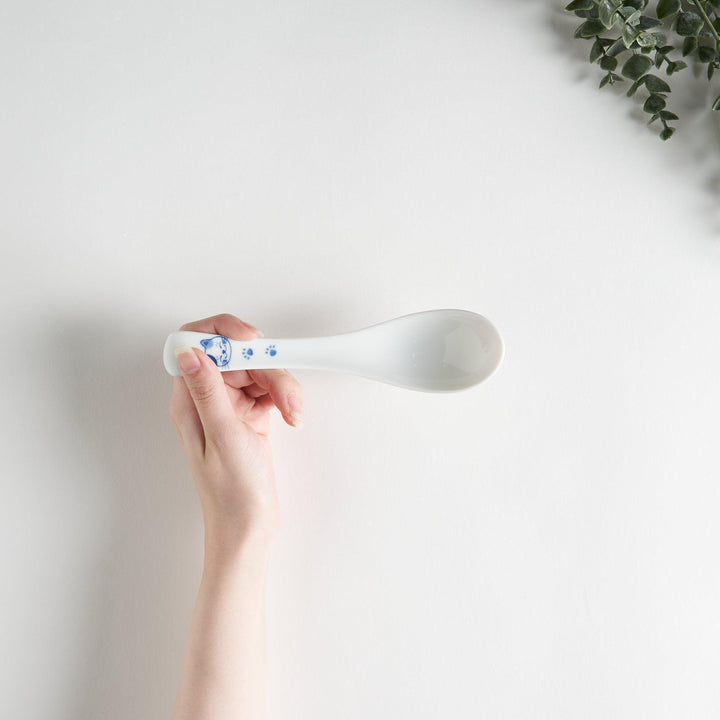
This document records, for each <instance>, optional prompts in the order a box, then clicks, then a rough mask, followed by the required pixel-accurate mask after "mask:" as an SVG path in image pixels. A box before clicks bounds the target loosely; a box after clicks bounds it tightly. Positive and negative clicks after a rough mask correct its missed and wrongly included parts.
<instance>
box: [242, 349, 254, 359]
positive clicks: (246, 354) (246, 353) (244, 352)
mask: <svg viewBox="0 0 720 720" xmlns="http://www.w3.org/2000/svg"><path fill="white" fill-rule="evenodd" d="M242 356H243V357H244V358H245V359H246V360H249V359H250V358H251V357H252V356H253V351H252V348H243V349H242Z"/></svg>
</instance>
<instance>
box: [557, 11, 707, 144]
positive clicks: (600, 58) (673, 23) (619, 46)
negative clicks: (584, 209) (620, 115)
mask: <svg viewBox="0 0 720 720" xmlns="http://www.w3.org/2000/svg"><path fill="white" fill-rule="evenodd" d="M650 6H652V7H650ZM565 9H566V10H567V11H569V12H572V13H574V14H575V15H577V16H578V17H579V18H582V20H583V23H582V24H581V25H579V26H578V28H577V30H576V31H575V37H576V38H585V39H588V40H592V47H591V49H590V62H591V63H597V64H598V65H600V67H601V68H602V69H603V70H604V71H605V74H604V75H603V78H602V80H600V87H604V86H605V85H614V84H615V83H617V82H623V81H625V80H629V81H631V83H632V84H631V85H630V88H629V90H628V91H627V95H628V97H632V96H633V95H634V94H635V93H636V92H637V91H638V90H639V89H640V88H643V89H644V91H645V92H647V97H646V99H645V101H644V104H643V110H644V111H645V112H646V113H648V115H650V120H649V121H648V124H650V123H654V122H656V121H657V120H659V121H660V123H661V125H660V127H661V129H660V137H661V138H662V139H663V140H667V139H668V138H669V137H671V136H672V134H673V133H674V132H675V128H674V127H672V126H671V125H670V124H669V123H670V122H672V121H673V120H678V119H679V118H678V116H677V115H676V114H675V113H673V112H671V111H670V110H668V109H667V107H666V105H667V97H668V95H669V94H670V90H671V88H670V85H669V84H668V83H667V82H666V81H665V80H664V79H663V78H661V77H660V76H659V75H657V74H654V73H652V72H651V70H652V69H653V68H655V69H656V70H661V69H662V68H663V66H665V73H666V75H667V76H671V75H675V73H677V72H679V71H681V70H684V69H685V68H687V67H688V65H687V63H686V62H685V61H684V60H682V59H680V58H681V57H687V58H688V59H693V60H695V61H696V62H698V63H702V64H704V65H707V78H708V80H711V79H712V77H713V74H714V72H715V70H717V69H718V68H720V0H658V1H657V2H652V3H650V2H649V0H573V1H572V2H571V3H570V4H569V5H567V6H566V7H565ZM668 33H671V37H670V39H668ZM673 53H677V54H679V57H678V56H677V55H673ZM620 61H622V65H621V67H620V69H619V71H618V65H620ZM712 109H713V110H720V96H718V97H717V98H716V99H715V101H714V102H713V104H712Z"/></svg>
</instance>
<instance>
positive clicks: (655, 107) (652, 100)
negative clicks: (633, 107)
mask: <svg viewBox="0 0 720 720" xmlns="http://www.w3.org/2000/svg"><path fill="white" fill-rule="evenodd" d="M665 105H667V102H665V98H664V97H663V96H662V95H651V96H650V97H649V98H648V99H647V100H646V101H645V104H644V105H643V110H644V111H645V112H646V113H656V112H660V110H662V109H663V108H664V107H665Z"/></svg>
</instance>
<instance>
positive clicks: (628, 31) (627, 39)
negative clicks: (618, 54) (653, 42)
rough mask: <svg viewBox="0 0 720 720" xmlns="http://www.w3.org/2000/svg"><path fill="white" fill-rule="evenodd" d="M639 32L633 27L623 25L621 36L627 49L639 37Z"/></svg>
mask: <svg viewBox="0 0 720 720" xmlns="http://www.w3.org/2000/svg"><path fill="white" fill-rule="evenodd" d="M639 34H640V33H639V31H638V30H637V28H634V27H633V26H632V25H627V24H625V25H623V27H622V30H621V31H620V35H621V37H622V41H623V43H625V47H626V48H629V47H630V46H631V45H632V44H633V43H634V42H635V38H636V37H637V36H638V35H639Z"/></svg>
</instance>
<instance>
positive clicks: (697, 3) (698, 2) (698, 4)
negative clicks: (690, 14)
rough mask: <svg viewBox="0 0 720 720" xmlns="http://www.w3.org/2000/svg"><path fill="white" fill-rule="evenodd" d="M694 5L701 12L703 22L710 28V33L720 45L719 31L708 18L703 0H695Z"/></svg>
mask: <svg viewBox="0 0 720 720" xmlns="http://www.w3.org/2000/svg"><path fill="white" fill-rule="evenodd" d="M693 5H695V7H696V8H697V9H698V10H699V12H700V14H701V15H702V16H703V20H704V21H705V24H706V25H707V26H708V29H709V30H710V32H711V33H712V34H713V35H714V36H715V40H716V41H717V42H718V43H720V34H718V31H717V30H716V29H715V26H714V25H713V24H712V23H711V22H710V18H709V17H708V16H707V13H706V12H705V8H704V7H703V4H702V0H693Z"/></svg>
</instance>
